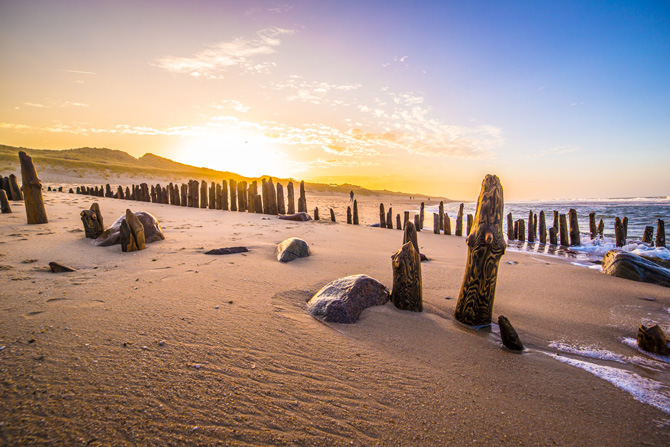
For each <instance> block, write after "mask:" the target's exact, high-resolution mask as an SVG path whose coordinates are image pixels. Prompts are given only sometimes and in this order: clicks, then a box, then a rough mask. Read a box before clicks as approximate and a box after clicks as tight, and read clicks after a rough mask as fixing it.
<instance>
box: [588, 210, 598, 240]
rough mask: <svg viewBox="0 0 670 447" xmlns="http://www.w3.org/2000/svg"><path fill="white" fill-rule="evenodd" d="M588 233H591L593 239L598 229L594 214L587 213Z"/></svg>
mask: <svg viewBox="0 0 670 447" xmlns="http://www.w3.org/2000/svg"><path fill="white" fill-rule="evenodd" d="M589 232H590V233H591V239H595V238H596V236H597V235H598V228H597V227H596V213H593V212H591V213H589Z"/></svg>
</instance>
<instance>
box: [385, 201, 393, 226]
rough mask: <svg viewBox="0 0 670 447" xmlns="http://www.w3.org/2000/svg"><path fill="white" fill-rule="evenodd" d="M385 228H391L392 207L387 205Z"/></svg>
mask: <svg viewBox="0 0 670 447" xmlns="http://www.w3.org/2000/svg"><path fill="white" fill-rule="evenodd" d="M386 228H388V229H389V230H392V229H393V207H392V206H389V210H388V212H387V213H386Z"/></svg>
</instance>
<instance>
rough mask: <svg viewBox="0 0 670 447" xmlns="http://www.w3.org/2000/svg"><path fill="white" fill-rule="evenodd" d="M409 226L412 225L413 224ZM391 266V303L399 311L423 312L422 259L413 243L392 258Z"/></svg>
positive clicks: (404, 246)
mask: <svg viewBox="0 0 670 447" xmlns="http://www.w3.org/2000/svg"><path fill="white" fill-rule="evenodd" d="M438 222H439V220H438ZM408 224H410V225H411V222H408ZM405 229H407V226H405ZM391 266H392V268H393V289H392V290H391V302H392V303H393V304H394V305H395V307H397V308H398V309H401V310H409V311H413V312H421V311H422V310H423V299H422V290H421V289H422V288H421V259H420V256H419V253H418V252H417V251H416V250H415V249H414V244H412V242H407V243H405V244H403V246H402V248H400V250H398V252H397V253H396V254H394V255H393V256H392V257H391Z"/></svg>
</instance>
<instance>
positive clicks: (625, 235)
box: [621, 216, 628, 240]
mask: <svg viewBox="0 0 670 447" xmlns="http://www.w3.org/2000/svg"><path fill="white" fill-rule="evenodd" d="M621 224H622V225H623V238H624V239H626V240H628V217H626V216H623V220H622V221H621Z"/></svg>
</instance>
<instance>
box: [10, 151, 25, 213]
mask: <svg viewBox="0 0 670 447" xmlns="http://www.w3.org/2000/svg"><path fill="white" fill-rule="evenodd" d="M20 154H21V153H20V152H19V158H20V157H21V155H20ZM21 173H23V165H21ZM9 190H10V191H11V192H12V196H11V197H10V198H9V200H15V201H18V200H23V194H22V193H21V188H19V182H18V180H17V179H16V176H15V175H14V174H9Z"/></svg>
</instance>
